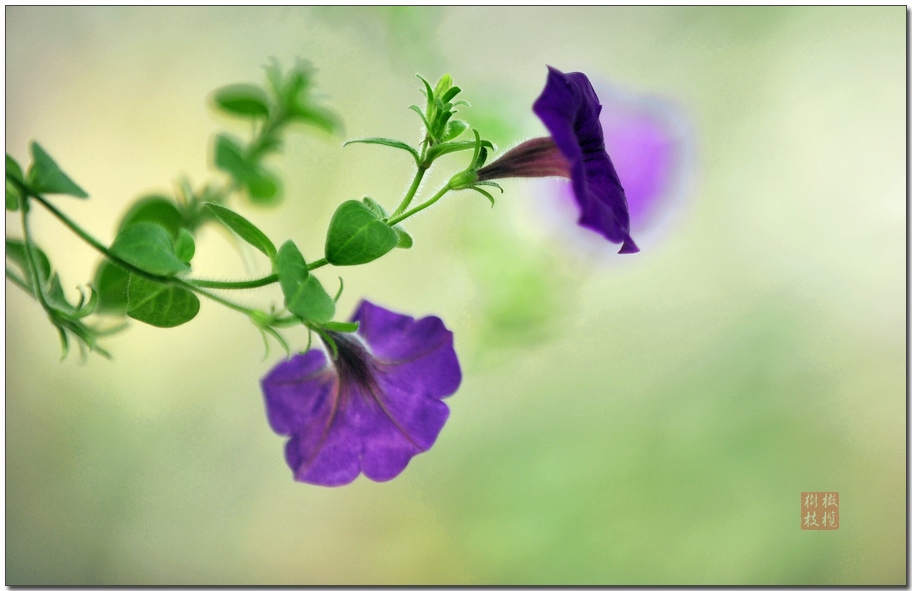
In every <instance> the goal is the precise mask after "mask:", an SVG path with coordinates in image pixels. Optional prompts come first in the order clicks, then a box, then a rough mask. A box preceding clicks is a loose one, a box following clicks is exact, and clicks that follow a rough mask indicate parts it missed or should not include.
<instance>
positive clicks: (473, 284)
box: [5, 7, 906, 585]
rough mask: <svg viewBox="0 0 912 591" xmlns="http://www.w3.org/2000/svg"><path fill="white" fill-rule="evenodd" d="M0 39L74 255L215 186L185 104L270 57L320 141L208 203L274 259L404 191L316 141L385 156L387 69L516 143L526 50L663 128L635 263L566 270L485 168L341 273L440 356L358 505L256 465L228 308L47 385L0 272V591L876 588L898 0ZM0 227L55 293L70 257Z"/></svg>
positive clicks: (30, 309) (20, 123)
mask: <svg viewBox="0 0 912 591" xmlns="http://www.w3.org/2000/svg"><path fill="white" fill-rule="evenodd" d="M6 33H7V37H6V123H7V128H6V130H7V131H6V142H7V148H6V149H7V152H8V153H10V154H11V155H13V156H14V157H16V158H17V159H19V160H20V162H23V161H26V159H27V146H28V142H29V140H31V139H37V140H38V141H40V142H41V143H42V145H43V146H44V147H45V148H46V149H47V150H48V151H49V152H50V153H51V154H52V155H53V156H54V157H55V158H56V159H57V161H58V162H59V163H60V164H61V166H62V167H63V168H64V169H65V170H66V171H68V172H70V173H71V174H72V176H73V178H74V179H75V180H76V181H77V182H78V183H79V184H80V185H81V186H83V187H84V188H85V189H86V190H87V191H88V192H89V193H90V194H91V199H90V200H88V201H79V200H76V199H73V198H68V197H59V198H58V197H55V198H54V201H55V203H58V204H59V206H60V207H61V208H62V209H64V210H65V211H66V212H67V213H68V214H70V215H72V216H73V217H74V218H75V219H76V220H78V221H79V222H80V223H81V224H83V225H84V226H85V227H86V228H88V229H89V230H90V231H91V232H92V233H94V234H95V235H96V236H98V237H99V238H101V239H102V240H104V241H110V240H111V239H112V238H113V231H114V227H115V224H116V222H117V219H118V218H119V216H120V215H121V214H122V212H123V211H124V209H125V208H126V207H127V205H128V203H129V202H130V200H131V199H133V198H135V197H136V196H138V195H140V194H143V193H148V192H151V191H158V190H168V188H169V187H170V186H172V184H173V182H174V181H176V180H177V179H178V178H179V176H180V175H181V174H186V175H188V176H189V177H190V178H191V180H192V181H193V182H194V183H195V184H196V185H199V184H201V183H203V182H204V181H206V180H207V179H210V178H212V177H213V175H214V174H215V173H214V172H213V171H212V170H210V169H209V168H208V167H207V158H208V153H209V149H210V140H211V137H212V135H213V134H214V133H215V132H216V131H218V130H220V129H223V128H225V127H226V126H227V127H228V128H230V129H232V130H233V131H234V132H235V133H238V134H242V133H245V131H246V130H245V128H244V126H243V125H240V124H237V123H236V122H231V121H228V120H226V119H222V118H219V117H217V116H215V115H213V114H211V112H210V111H209V110H208V109H207V106H206V100H207V97H208V95H209V93H210V92H211V91H212V90H213V89H214V88H217V87H218V86H220V85H223V84H227V83H232V82H244V81H251V82H253V81H260V80H262V70H261V66H262V64H264V63H265V62H266V60H267V58H269V56H276V57H277V58H279V59H280V60H282V61H283V63H285V64H288V63H290V62H291V61H292V59H293V57H294V56H298V55H299V56H302V57H306V58H308V59H310V60H311V61H312V62H313V63H314V64H315V65H316V66H317V67H318V68H319V73H318V75H317V84H318V87H319V92H320V93H321V95H322V96H323V98H324V101H325V103H326V104H327V105H330V106H331V107H332V108H334V109H335V110H336V111H337V112H338V113H339V114H340V116H341V117H342V119H343V120H344V122H345V132H344V134H340V135H339V136H336V137H329V136H326V135H324V134H320V133H316V132H313V133H312V132H309V131H307V130H306V129H296V130H293V131H292V133H290V134H289V135H288V139H287V145H286V151H285V154H283V155H282V156H281V157H279V158H276V159H275V160H274V161H273V163H272V165H273V166H274V167H276V168H277V169H278V170H281V172H282V174H283V177H284V180H285V187H286V193H287V197H286V200H285V202H284V204H283V205H282V206H281V207H280V208H278V209H274V210H267V209H257V208H253V207H251V206H249V205H247V204H244V203H243V202H235V205H236V206H237V208H238V209H239V210H240V211H241V212H242V213H244V214H245V215H247V216H248V217H249V218H250V219H251V220H253V221H254V222H255V223H257V224H258V225H259V226H261V227H262V228H263V229H264V230H265V231H266V232H267V234H269V236H271V237H272V238H273V239H274V240H275V241H276V242H277V243H278V242H282V241H284V240H286V239H288V238H292V239H294V240H295V241H296V242H297V243H298V244H299V245H300V246H301V248H302V250H303V251H304V253H305V256H307V257H308V258H309V259H314V258H318V257H319V256H321V247H322V242H323V233H324V231H325V228H326V224H327V222H328V220H329V217H330V215H331V214H332V211H333V209H334V208H335V206H336V205H337V204H338V203H339V202H341V201H342V200H344V199H352V198H355V199H358V198H361V197H362V196H363V195H371V196H373V197H374V198H376V199H378V200H380V201H381V202H383V203H385V204H386V205H387V206H388V207H389V206H393V205H395V202H396V199H397V198H398V196H400V195H401V194H402V192H403V191H404V189H405V188H406V187H407V186H408V183H409V181H410V175H411V173H412V171H411V169H410V166H409V160H408V157H407V156H405V155H404V154H401V153H398V152H395V151H392V150H384V149H382V148H376V147H368V146H350V147H347V148H345V149H343V148H342V147H341V144H342V141H343V140H344V139H347V138H354V137H363V136H366V135H385V136H392V137H396V138H401V139H405V140H408V141H415V140H416V138H417V134H418V128H417V126H416V123H417V117H415V115H414V114H413V113H411V112H410V111H408V109H407V106H408V105H409V104H411V103H414V102H419V101H420V100H421V95H420V94H419V93H418V85H419V82H418V80H417V79H416V78H415V77H414V74H415V73H416V72H420V73H422V74H424V75H425V76H427V77H429V78H434V79H436V78H437V77H438V76H439V75H440V74H442V73H444V72H449V73H451V74H452V75H453V77H454V78H455V79H456V82H457V84H459V85H460V86H461V87H462V88H463V89H464V95H465V97H466V98H467V99H468V100H470V101H471V102H472V103H473V107H472V108H471V109H467V110H466V111H465V113H464V115H465V117H466V119H467V120H468V121H469V122H470V123H473V124H475V125H477V126H478V127H479V128H480V129H481V131H482V133H487V134H488V136H490V137H491V138H492V139H494V140H495V141H497V142H498V143H500V144H501V145H507V146H509V145H510V144H511V143H513V142H516V141H518V140H520V139H524V138H528V137H533V136H535V135H539V134H542V133H543V128H542V126H541V124H540V123H539V122H538V121H537V120H536V119H535V118H534V117H533V116H532V114H531V111H530V105H531V103H532V101H533V100H534V99H535V97H536V96H537V95H538V93H539V92H540V90H541V88H542V86H543V83H544V78H545V72H546V71H545V64H551V65H554V66H556V67H558V68H561V69H563V70H565V71H574V70H581V71H584V72H587V73H589V75H590V76H591V77H592V78H593V79H596V78H597V79H599V80H604V81H609V82H611V83H612V84H615V85H618V86H620V87H623V88H626V89H628V90H630V91H631V92H637V93H649V94H656V95H661V96H664V97H667V98H668V99H669V100H671V101H673V102H674V103H675V104H677V105H678V106H679V107H680V109H681V112H682V113H684V114H685V116H686V118H687V121H688V122H689V125H690V129H691V131H692V135H691V139H692V140H693V154H692V155H693V166H692V167H691V169H690V171H689V174H690V176H689V178H690V184H689V190H688V192H687V194H686V196H685V198H683V199H682V200H681V201H680V203H679V206H678V208H677V209H676V211H675V215H674V216H673V223H670V224H668V225H666V227H665V229H664V230H663V232H662V233H661V234H660V235H658V236H653V237H652V238H651V239H650V240H647V241H644V242H643V243H641V246H642V247H643V252H641V253H640V254H638V255H635V256H631V257H620V258H619V257H616V256H615V255H614V254H613V251H612V250H611V249H603V250H602V251H601V252H600V253H597V254H595V255H593V254H592V253H591V252H589V253H587V254H581V253H580V251H579V250H578V249H576V247H575V243H574V241H573V240H569V239H567V240H564V239H562V238H561V237H566V236H568V235H570V234H572V233H573V232H574V231H576V230H575V226H574V225H573V223H572V221H573V220H572V215H570V216H569V217H567V218H566V219H555V218H553V217H550V216H545V215H543V214H542V208H541V207H539V205H538V204H540V203H541V202H542V198H543V196H542V190H543V189H542V188H543V187H544V186H546V185H543V184H541V183H540V182H538V181H535V182H533V181H529V182H520V181H507V182H505V183H504V186H505V189H506V194H505V195H504V196H503V197H501V198H500V199H499V202H498V205H497V206H496V207H495V208H494V209H493V210H492V209H490V208H489V207H488V204H487V202H486V201H485V200H484V199H482V198H481V197H480V196H478V195H475V194H471V195H469V194H457V195H451V196H448V197H447V198H446V199H445V200H444V201H443V202H442V203H441V204H439V205H438V206H436V207H435V208H433V209H432V210H430V211H429V212H428V213H426V214H424V215H421V216H420V217H417V218H416V219H414V220H412V221H411V222H410V223H409V224H408V227H409V229H410V230H411V232H412V235H413V236H414V239H415V248H414V249H412V250H411V251H396V252H394V253H392V254H390V255H388V256H386V257H385V258H384V259H382V260H380V261H378V262H377V263H375V264H372V265H369V266H367V267H364V268H357V269H345V270H343V271H342V273H341V274H343V275H344V278H345V283H346V292H345V294H344V295H343V297H342V300H341V302H340V309H341V310H342V311H343V312H344V313H345V314H347V313H348V311H349V310H351V309H352V308H353V306H354V305H355V303H356V302H357V300H358V298H360V297H362V296H367V297H370V298H371V299H372V300H373V301H376V302H378V303H380V304H383V305H385V306H387V307H390V308H392V309H395V310H399V311H403V312H407V313H410V314H413V315H417V316H421V315H427V314H435V315H438V316H440V317H442V318H443V319H444V321H445V322H446V324H447V325H448V326H449V327H451V328H452V329H453V331H454V332H455V334H456V348H457V351H458V353H459V355H460V359H461V361H462V364H463V370H464V374H465V378H464V381H463V384H462V387H461V388H460V390H459V391H458V392H457V394H456V395H455V396H454V397H453V398H452V399H450V406H451V408H452V414H451V418H450V421H449V423H448V424H447V426H446V427H445V429H444V430H443V432H442V434H441V435H440V438H439V439H438V441H437V444H436V445H435V447H434V448H433V449H432V450H431V451H430V452H429V453H427V454H424V455H421V456H418V457H416V458H415V459H414V460H413V462H412V463H411V465H410V466H409V467H408V469H407V470H406V471H405V472H404V473H403V474H402V475H401V476H400V477H399V478H397V479H396V480H394V481H392V482H389V483H385V484H376V483H373V482H371V481H368V480H365V479H363V478H361V479H359V480H358V481H356V482H355V483H353V484H352V485H350V486H347V487H344V488H340V489H325V488H318V487H313V486H309V485H304V484H300V483H295V482H293V481H292V478H291V474H290V471H289V469H288V467H287V466H286V465H285V463H284V461H283V458H282V445H283V441H282V439H281V438H280V437H278V436H277V435H275V434H274V433H272V432H271V431H270V429H269V427H268V425H267V423H266V419H265V416H264V412H263V403H262V398H261V393H260V391H259V386H258V380H259V379H260V377H261V376H262V375H264V374H265V373H266V372H267V371H268V369H269V368H270V367H272V365H273V364H274V363H275V362H276V361H277V360H278V359H279V355H278V352H277V351H276V350H273V351H272V352H271V354H270V356H269V358H268V359H267V360H266V361H265V362H263V361H261V357H262V354H263V349H262V344H261V342H260V339H259V336H258V334H257V332H256V330H255V329H254V327H253V326H252V325H251V324H250V323H249V322H248V321H247V320H246V319H244V318H243V317H241V316H240V315H238V314H236V313H233V312H231V311H229V310H227V309H224V308H222V307H220V306H217V305H214V304H211V303H209V302H203V307H202V310H201V311H200V313H199V316H198V318H197V319H196V320H194V321H193V322H192V323H190V324H188V325H186V326H183V327H180V328H176V329H172V330H161V329H155V328H152V327H148V326H144V325H139V324H134V325H133V326H131V327H130V329H129V330H128V331H126V332H124V333H122V334H120V335H118V336H116V337H112V338H111V339H109V340H108V341H107V345H108V347H109V348H110V349H111V350H112V352H113V353H114V355H115V359H114V361H111V362H109V361H105V360H104V359H101V358H99V357H91V358H90V359H89V360H88V362H87V363H86V364H84V365H82V364H80V363H79V362H78V356H77V355H73V356H72V357H71V358H70V359H68V360H67V361H65V362H63V363H60V362H58V357H59V347H58V343H57V336H56V333H55V331H54V330H53V328H52V327H51V325H50V324H49V323H48V322H47V321H46V319H45V318H44V316H43V313H42V311H41V310H40V308H39V307H38V306H37V305H36V304H35V303H34V302H33V301H31V300H30V299H29V298H28V297H27V296H26V295H25V294H23V293H22V292H21V291H19V290H18V289H17V288H16V287H14V286H11V285H9V284H7V285H8V286H7V307H6V313H7V326H6V341H7V359H6V370H7V374H6V375H7V378H6V387H7V390H6V413H7V414H6V485H7V488H6V501H7V502H6V573H7V574H6V581H5V582H6V583H7V584H12V585H18V584H64V585H67V584H69V585H74V584H114V585H123V584H134V583H135V584H153V585H156V584H158V585H160V584H271V583H282V584H319V583H323V584H329V583H348V584H373V583H398V584H434V583H436V584H472V583H480V584H820V583H825V584H904V583H905V582H906V581H905V572H906V563H905V540H906V529H905V524H906V514H905V495H906V486H905V485H906V472H905V466H906V456H905V449H906V431H905V428H906V423H905V416H906V393H905V388H906V382H905V376H906V365H905V354H906V351H905V326H906V313H905V296H906V292H905V273H906V258H905V239H906V234H905V229H906V144H905V139H906V119H905V113H906V62H905V56H906V39H905V33H906V14H905V11H904V9H903V8H902V7H893V8H770V9H767V8H756V9H744V8H727V9H726V8H722V9H716V8H651V9H638V8H571V9H565V8H546V9H539V8H498V9H488V8H449V9H434V8H418V9H380V8H349V9H335V8H323V9H315V8H300V9H299V8H285V7H278V8H266V9H260V8H246V9H244V8H238V9H235V8H231V9H215V8H188V9H184V8H119V9H109V8H92V9H79V8H7V9H6ZM454 161H455V163H454V164H453V165H452V166H453V167H457V166H459V165H464V162H463V161H462V160H460V159H459V158H454ZM448 170H451V169H450V168H447V166H446V165H444V166H443V167H442V169H441V170H438V171H436V174H435V175H434V176H432V177H431V180H430V181H429V184H428V186H427V189H428V190H429V191H430V190H434V189H436V188H437V187H438V186H440V185H441V184H442V183H444V182H445V180H446V178H447V177H446V172H447V171H448ZM452 170H455V168H452ZM427 194H430V193H427ZM545 198H547V197H545ZM33 217H34V221H33V225H34V232H35V235H36V239H37V240H38V242H39V244H40V245H42V247H43V248H45V249H46V250H47V251H48V252H49V254H50V256H51V260H52V261H53V262H54V264H55V265H56V266H57V267H58V268H59V269H60V270H61V275H62V279H63V283H64V285H65V286H66V288H67V289H68V290H71V291H72V293H73V294H75V293H76V292H75V289H74V287H75V286H76V285H77V284H84V283H85V282H87V281H89V279H90V278H91V276H92V273H93V269H94V267H95V265H96V264H97V259H96V257H95V254H94V253H93V252H92V251H91V250H90V249H89V248H88V247H86V246H85V245H83V244H81V243H80V242H79V241H78V240H77V239H75V238H73V237H72V236H69V235H66V234H65V233H64V232H63V231H62V229H61V227H60V225H59V224H58V223H57V222H56V221H55V220H53V219H52V218H50V217H49V216H48V215H47V214H46V212H43V211H41V210H40V209H36V211H35V213H34V216H33ZM560 224H564V225H563V226H561V228H558V227H557V226H558V225H560ZM563 228H566V229H567V231H564V229H563ZM7 234H8V235H16V236H18V235H19V226H18V218H17V217H16V216H14V215H13V216H11V215H8V216H7ZM197 251H198V255H197V259H195V260H194V267H195V269H196V272H197V273H199V274H200V275H201V276H203V275H204V276H208V277H222V278H240V277H244V276H252V275H256V274H259V273H263V272H266V271H267V269H266V268H265V265H263V264H262V263H261V262H259V261H258V260H257V256H256V253H253V254H251V255H250V259H251V261H254V262H255V263H256V266H255V267H254V268H253V269H252V270H251V271H249V272H248V271H247V270H245V268H244V266H243V264H242V263H241V262H240V261H239V259H238V257H237V256H236V254H235V253H234V251H233V250H232V249H231V247H230V245H229V244H228V243H227V242H226V240H225V239H224V236H223V235H221V234H219V233H218V232H214V231H211V230H207V231H205V232H204V233H203V234H202V235H201V236H200V237H199V240H198V243H197ZM336 275H337V273H335V272H334V270H332V269H326V270H324V271H322V272H321V273H320V278H321V279H322V281H323V282H324V284H325V285H326V286H327V288H328V289H330V290H331V291H332V290H334V289H335V286H336V285H337V280H336ZM237 298H238V300H239V301H243V302H248V303H257V304H260V305H268V304H269V303H270V302H273V303H278V302H279V301H280V297H279V294H278V292H277V291H275V290H270V289H266V290H262V293H253V294H239V295H237ZM526 329H528V330H526ZM289 338H290V339H291V340H292V341H293V342H294V343H295V344H296V345H297V346H303V344H304V340H305V339H304V335H303V333H301V332H292V333H290V334H289ZM808 490H832V491H838V492H839V493H840V499H841V513H840V519H841V522H840V528H839V530H838V531H829V532H827V531H813V532H809V531H802V530H801V529H800V524H799V520H798V518H797V514H798V507H797V504H798V499H799V494H800V493H801V492H802V491H808Z"/></svg>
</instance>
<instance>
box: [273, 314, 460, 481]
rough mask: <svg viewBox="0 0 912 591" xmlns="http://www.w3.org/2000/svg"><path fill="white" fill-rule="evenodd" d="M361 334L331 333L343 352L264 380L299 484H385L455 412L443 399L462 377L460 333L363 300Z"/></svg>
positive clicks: (284, 368)
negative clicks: (363, 479)
mask: <svg viewBox="0 0 912 591" xmlns="http://www.w3.org/2000/svg"><path fill="white" fill-rule="evenodd" d="M352 321H353V322H359V323H360V325H359V327H358V331H357V332H356V333H353V334H343V333H331V334H332V338H333V340H334V342H335V344H336V347H337V348H338V353H339V354H338V357H337V358H336V359H335V360H334V361H332V362H329V361H328V359H327V356H326V354H325V353H324V352H323V351H321V350H316V349H313V350H311V351H308V352H307V353H305V354H303V355H297V356H295V357H294V358H292V359H289V360H287V361H283V362H282V363H279V364H278V365H277V366H276V367H275V368H274V369H273V370H272V371H271V372H270V373H269V375H267V376H266V377H265V378H263V380H262V386H263V394H264V397H265V399H266V414H267V416H268V418H269V424H270V426H271V427H272V429H273V431H275V432H276V433H278V434H280V435H291V439H289V440H288V442H287V443H286V444H285V459H286V461H287V462H288V465H289V466H291V469H292V471H293V472H294V477H295V480H300V481H302V482H310V483H312V484H321V485H324V486H339V485H342V484H348V483H349V482H351V481H352V480H354V479H355V478H356V477H357V476H358V474H359V473H361V472H363V473H364V475H365V476H367V477H368V478H370V479H371V480H376V481H385V480H390V479H391V478H394V477H396V476H397V475H398V474H399V473H400V472H402V471H403V470H404V469H405V467H406V465H408V463H409V460H410V459H412V456H414V455H416V454H419V453H421V452H423V451H427V450H428V449H430V447H431V446H432V445H433V444H434V441H435V440H436V439H437V435H438V434H439V433H440V430H441V429H443V424H444V423H445V422H446V420H447V417H448V416H449V414H450V410H449V408H448V407H447V405H446V404H444V403H443V401H441V400H440V399H441V398H444V397H446V396H449V395H450V394H452V393H453V392H455V391H456V389H457V388H458V387H459V383H460V381H461V380H462V373H461V371H460V369H459V362H458V360H457V359H456V352H455V350H454V349H453V333H451V332H450V331H449V330H447V328H446V327H445V326H444V325H443V322H442V321H441V320H440V319H439V318H437V317H435V316H429V317H427V318H422V319H420V320H415V319H414V318H412V317H411V316H403V315H401V314H396V313H395V312H390V311H389V310H386V309H384V308H381V307H380V306H376V305H374V304H372V303H370V302H367V301H363V302H362V303H361V305H360V306H359V307H358V310H357V311H356V312H355V314H354V316H353V317H352Z"/></svg>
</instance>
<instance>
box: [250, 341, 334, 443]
mask: <svg viewBox="0 0 912 591" xmlns="http://www.w3.org/2000/svg"><path fill="white" fill-rule="evenodd" d="M335 381H336V378H335V375H334V374H333V373H332V371H331V369H330V368H329V366H328V364H327V361H326V355H325V354H324V353H323V351H320V350H318V349H312V350H310V351H308V352H307V353H305V354H304V355H296V356H294V357H293V358H291V359H289V360H287V361H283V362H282V363H280V364H278V365H277V366H275V368H274V369H273V370H272V371H271V372H269V374H268V375H267V376H266V377H265V378H263V380H262V381H261V385H262V388H263V396H264V398H265V400H266V416H267V417H268V418H269V426H270V427H272V430H273V431H275V432H276V433H278V434H280V435H288V434H290V433H293V432H297V431H300V430H301V429H304V428H311V427H313V426H314V425H319V424H326V420H327V419H328V417H329V409H330V407H331V405H332V400H331V396H332V395H333V386H334V383H335Z"/></svg>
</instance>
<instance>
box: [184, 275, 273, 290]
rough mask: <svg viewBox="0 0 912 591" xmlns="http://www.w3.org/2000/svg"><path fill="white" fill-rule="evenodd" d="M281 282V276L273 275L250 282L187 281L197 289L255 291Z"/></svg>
mask: <svg viewBox="0 0 912 591" xmlns="http://www.w3.org/2000/svg"><path fill="white" fill-rule="evenodd" d="M278 280H279V276H278V275H276V274H275V273H273V274H272V275H267V276H266V277H260V278H259V279H251V280H249V281H214V280H210V279H187V283H189V284H190V285H194V286H196V287H208V288H210V289H254V288H256V287H263V286H264V285H270V284H272V283H275V282H277V281H278Z"/></svg>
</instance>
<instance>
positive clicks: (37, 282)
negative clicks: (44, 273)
mask: <svg viewBox="0 0 912 591" xmlns="http://www.w3.org/2000/svg"><path fill="white" fill-rule="evenodd" d="M28 209H29V208H28V197H26V198H25V199H23V200H22V207H21V208H20V211H21V214H22V215H21V217H22V236H23V242H24V243H25V260H26V261H27V262H28V272H29V275H30V276H31V278H32V285H33V286H34V290H33V293H34V294H35V298H36V299H37V300H38V303H39V304H41V307H42V308H44V311H45V312H47V314H48V315H49V316H51V317H53V316H54V312H53V310H52V309H51V306H50V305H49V304H48V303H47V300H45V299H44V292H43V290H42V286H41V277H40V276H39V275H38V263H37V262H35V253H34V252H33V251H32V235H31V232H29V225H28ZM58 330H59V328H58Z"/></svg>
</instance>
